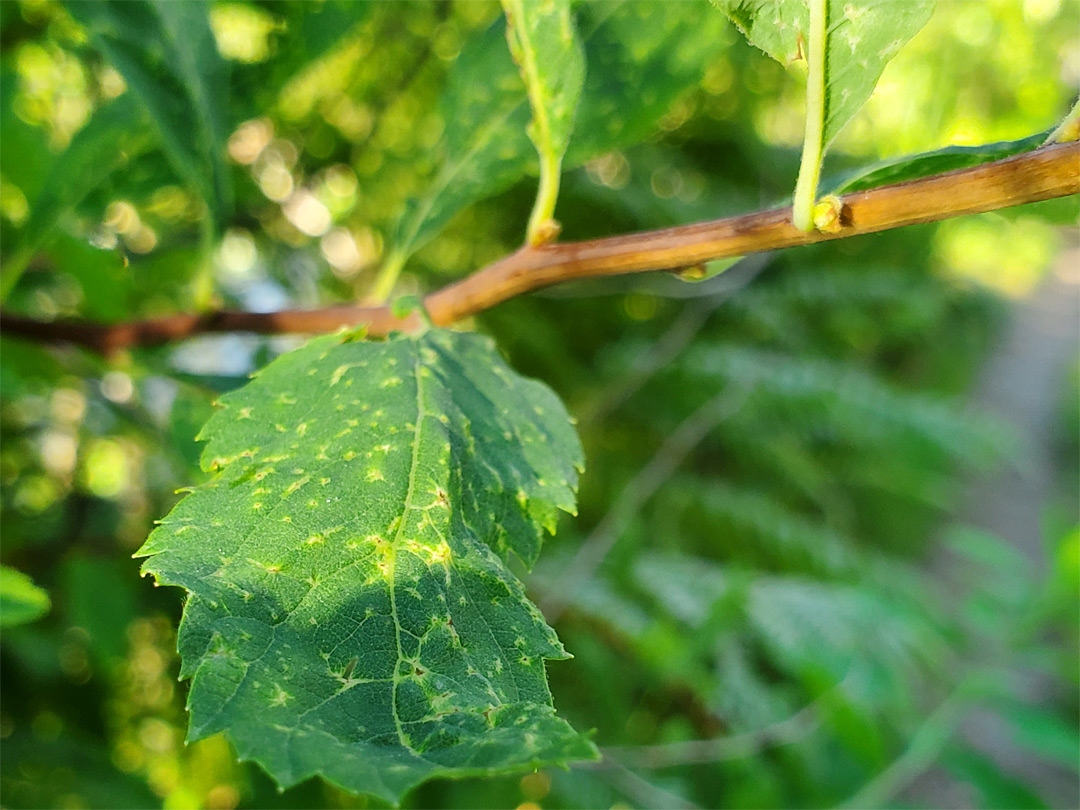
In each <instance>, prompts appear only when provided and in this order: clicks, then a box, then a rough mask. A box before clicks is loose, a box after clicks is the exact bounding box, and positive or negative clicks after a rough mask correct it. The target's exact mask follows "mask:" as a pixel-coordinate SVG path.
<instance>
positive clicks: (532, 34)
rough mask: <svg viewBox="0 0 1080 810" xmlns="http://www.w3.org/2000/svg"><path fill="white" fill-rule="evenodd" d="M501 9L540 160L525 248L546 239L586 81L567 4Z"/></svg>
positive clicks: (556, 1)
mask: <svg viewBox="0 0 1080 810" xmlns="http://www.w3.org/2000/svg"><path fill="white" fill-rule="evenodd" d="M502 4H503V8H504V9H505V11H506V39H507V41H508V43H509V45H510V53H511V54H512V55H513V57H514V61H515V62H516V63H517V65H518V68H519V69H520V70H521V77H522V79H524V81H525V90H526V93H527V95H528V97H529V106H530V107H531V109H532V121H531V122H530V124H529V128H528V134H529V139H530V140H531V141H532V142H533V145H534V146H536V152H537V155H538V156H539V158H540V189H539V191H538V193H537V197H536V205H535V207H534V208H533V213H532V217H531V218H530V220H529V242H530V243H531V244H539V243H541V242H543V241H547V240H548V239H550V236H551V234H550V231H548V232H547V233H546V234H545V230H546V229H547V226H548V224H549V220H551V217H552V214H553V213H554V211H555V200H556V197H557V196H558V193H559V173H560V171H561V167H562V159H563V155H564V154H566V147H567V145H568V144H569V143H570V133H571V132H572V131H573V129H574V113H575V112H576V110H577V104H578V98H579V97H580V96H581V87H582V84H583V83H584V81H585V53H584V51H582V48H581V43H580V42H579V41H578V38H577V33H576V32H575V30H574V22H573V19H572V18H571V16H570V0H551V1H550V2H547V3H527V2H525V0H502ZM545 236H546V238H545Z"/></svg>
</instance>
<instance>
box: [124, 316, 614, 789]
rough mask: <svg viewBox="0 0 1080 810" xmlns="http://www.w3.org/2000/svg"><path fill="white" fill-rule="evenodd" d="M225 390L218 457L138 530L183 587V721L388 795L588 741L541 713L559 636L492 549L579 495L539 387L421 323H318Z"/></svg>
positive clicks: (526, 547)
mask: <svg viewBox="0 0 1080 810" xmlns="http://www.w3.org/2000/svg"><path fill="white" fill-rule="evenodd" d="M387 380H392V381H393V383H392V384H389V385H387V384H385V383H386V381H387ZM221 405H223V406H224V407H223V408H222V409H221V410H219V411H218V412H217V413H215V414H214V416H213V417H212V418H211V419H210V421H209V422H207V424H206V426H205V427H204V428H203V431H202V434H201V438H203V439H206V440H208V444H207V446H206V449H205V452H204V453H203V466H204V468H205V469H207V470H208V471H213V472H214V473H215V474H214V477H213V478H211V479H210V480H209V481H208V482H207V483H205V484H203V485H202V486H199V487H196V488H195V489H194V490H193V491H192V493H191V494H190V495H188V496H187V497H186V498H185V499H184V500H182V501H181V502H180V503H179V504H178V505H177V506H176V508H175V509H174V510H173V511H172V513H170V514H169V515H168V516H167V517H166V518H165V519H164V520H163V521H162V523H161V525H160V526H159V527H158V528H157V529H155V531H154V532H153V533H152V534H151V535H150V537H149V539H148V540H147V541H146V544H145V545H144V546H143V547H142V549H141V550H140V551H139V555H140V556H145V557H148V558H149V559H148V560H147V561H146V563H145V564H144V570H145V571H146V572H148V573H151V574H153V575H154V576H155V577H156V578H157V580H158V582H160V583H162V584H168V585H180V586H182V587H184V588H186V589H187V591H188V592H189V598H188V600H187V603H186V605H185V608H184V619H183V622H182V624H181V628H180V640H179V647H180V652H181V656H182V673H181V674H182V676H183V677H185V678H188V677H190V678H191V679H192V684H191V691H190V695H189V700H188V707H189V710H190V712H191V725H190V730H189V735H188V736H189V739H190V740H198V739H201V738H203V737H206V736H208V735H211V734H214V733H216V732H218V731H224V732H225V733H226V734H227V736H228V737H229V739H230V740H231V741H232V742H233V744H234V745H235V746H236V748H237V750H238V752H239V755H240V756H241V757H243V758H247V759H253V760H255V761H256V762H258V763H259V764H260V765H262V767H263V768H265V769H266V771H267V772H268V773H269V774H270V775H271V776H272V777H273V778H274V779H276V780H277V781H278V783H279V784H281V785H283V786H285V785H292V784H295V783H296V782H299V781H301V780H303V779H306V778H308V777H311V776H314V775H321V776H323V777H325V778H327V779H329V780H331V781H333V782H335V783H337V784H339V785H341V786H342V787H344V788H346V789H348V790H353V791H357V792H362V793H368V794H372V795H374V796H378V797H380V798H383V799H385V800H388V801H391V802H398V801H400V799H401V797H402V796H403V795H404V793H405V792H406V791H408V790H409V789H410V788H412V787H413V786H415V785H417V784H419V783H420V782H423V781H425V780H427V779H431V778H434V777H447V776H450V777H453V776H468V775H480V774H493V773H501V772H510V771H518V770H521V771H527V770H533V769H535V768H537V767H540V766H543V765H548V764H553V763H561V762H566V761H569V760H574V759H582V758H591V757H594V756H595V754H596V751H595V748H594V747H593V745H592V743H590V742H589V741H588V740H587V739H586V738H584V737H582V736H580V735H579V734H577V732H575V731H574V730H573V729H572V728H571V727H570V726H569V725H568V724H567V723H566V722H565V721H564V720H562V719H561V718H559V717H558V716H556V714H555V711H554V708H553V707H552V702H551V694H550V692H549V691H548V687H547V677H546V674H545V669H544V663H543V660H544V659H545V658H554V659H559V658H566V657H567V654H566V652H565V650H564V649H563V647H562V645H561V644H560V643H559V640H558V638H556V636H555V633H554V631H553V630H552V629H551V628H550V627H548V626H547V624H546V623H545V622H544V620H543V617H542V616H541V615H540V613H539V611H538V610H537V609H536V607H535V606H534V605H532V603H530V602H529V601H528V599H527V598H526V597H525V593H524V590H523V588H522V585H521V583H520V582H519V581H518V580H517V579H516V577H515V576H514V575H513V574H512V573H511V572H510V570H509V569H508V567H507V562H508V559H509V557H510V556H516V557H518V558H520V559H521V560H522V561H523V562H524V563H525V564H526V565H531V564H532V562H533V561H534V560H535V558H536V556H537V554H538V553H539V550H540V544H541V539H542V535H543V532H544V530H549V531H550V530H553V529H554V526H555V518H556V515H557V513H558V511H559V510H562V511H567V512H572V511H573V509H574V501H575V491H576V488H577V475H578V472H579V471H580V469H581V465H582V457H581V447H580V445H579V443H578V440H577V437H576V435H575V434H574V431H573V428H572V427H571V424H570V419H569V417H568V415H567V413H566V411H565V409H564V408H563V406H562V403H560V402H559V400H558V399H557V398H556V396H555V395H554V394H553V393H552V392H551V391H550V390H549V389H548V388H547V387H545V386H544V385H542V384H541V383H539V382H536V381H533V380H526V379H524V378H522V377H519V376H518V375H517V374H515V373H514V372H513V371H512V370H511V369H509V368H508V367H507V366H506V364H505V363H504V362H503V361H502V359H501V358H500V356H499V354H498V352H497V351H496V350H495V347H494V346H493V345H492V343H491V342H490V341H489V340H487V339H486V338H482V337H480V336H477V335H468V334H457V333H453V332H448V331H443V330H435V329H433V330H429V331H428V332H426V333H424V334H423V335H420V336H417V337H405V336H396V337H393V338H391V339H389V340H386V341H383V342H364V341H355V340H351V341H350V340H347V339H346V337H344V336H341V335H334V336H327V337H322V338H318V339H316V340H313V341H311V342H310V343H309V344H307V345H306V346H304V347H303V348H301V349H298V350H296V351H294V352H291V353H289V354H286V355H283V356H282V357H280V358H278V359H277V360H275V361H274V362H273V363H271V364H270V365H269V366H267V367H266V368H265V369H263V371H262V372H260V373H259V375H258V376H257V377H256V378H255V379H254V380H253V381H252V382H251V383H249V384H248V385H247V386H245V387H244V388H242V389H240V390H239V391H235V392H233V393H230V394H228V395H226V396H225V397H224V398H223V400H222V402H221ZM361 413H363V414H364V418H363V419H361V420H358V419H357V415H358V414H361ZM300 426H304V428H303V429H302V430H301V429H300Z"/></svg>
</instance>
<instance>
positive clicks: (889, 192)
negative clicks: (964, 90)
mask: <svg viewBox="0 0 1080 810" xmlns="http://www.w3.org/2000/svg"><path fill="white" fill-rule="evenodd" d="M1077 193H1080V143H1077V142H1074V143H1066V144H1055V145H1053V146H1047V147H1044V148H1042V149H1038V150H1036V151H1034V152H1028V153H1025V154H1023V155H1018V156H1015V157H1011V158H1007V159H1005V160H999V161H996V162H993V163H986V164H983V165H982V166H976V167H974V168H971V169H961V170H959V171H954V172H948V173H946V174H940V175H936V176H933V177H926V178H922V179H920V180H912V181H909V182H906V183H898V184H895V185H891V186H882V187H880V188H875V189H871V190H870V191H862V192H858V193H854V194H849V195H846V196H845V197H843V198H842V200H843V208H842V211H841V223H840V224H841V227H840V229H839V230H838V231H837V232H836V233H822V232H817V231H815V232H811V233H803V232H801V231H798V230H796V229H795V228H794V227H793V226H792V225H791V209H790V208H781V209H776V210H772V211H760V212H757V213H753V214H746V215H743V216H737V217H728V218H726V219H718V220H712V221H710V222H700V223H697V224H694V225H682V226H679V227H675V228H664V229H661V230H654V231H642V232H640V233H632V234H627V235H625V236H614V237H610V238H607V239H594V240H591V241H586V242H565V243H558V244H550V245H544V246H541V247H525V248H522V249H520V250H518V251H517V252H515V253H512V254H510V255H509V256H506V257H505V258H503V259H501V260H499V261H497V262H495V263H494V264H491V265H489V266H487V267H485V268H483V269H481V270H478V271H477V272H475V273H473V274H472V275H470V276H467V277H466V278H464V279H462V280H461V281H458V282H455V283H453V284H449V285H447V286H446V287H443V288H442V289H440V290H437V291H435V292H433V293H431V294H430V295H428V296H427V297H426V298H425V299H424V305H425V307H426V308H427V310H428V313H429V314H430V315H431V319H432V321H433V322H434V323H435V324H437V325H440V326H445V325H449V324H451V323H454V322H455V321H458V320H460V319H462V318H465V317H468V316H470V315H475V314H476V313H478V312H482V311H483V310H485V309H489V308H491V307H493V306H495V305H496V304H499V303H502V302H503V301H506V300H508V299H510V298H513V297H515V296H518V295H522V294H523V293H527V292H531V291H532V290H538V289H540V288H542V287H548V286H551V285H553V284H559V283H562V282H564V281H572V280H577V279H585V278H596V277H599V276H612V275H620V274H623V273H643V272H648V271H655V270H676V269H679V268H683V267H691V266H694V265H697V264H700V263H702V262H706V261H711V260H713V259H722V258H725V257H730V256H742V255H745V254H748V253H759V252H762V251H767V250H776V249H778V248H787V247H794V246H797V245H808V244H813V243H815V242H824V241H826V240H830V239H839V238H844V237H848V236H857V235H859V234H864V233H874V232H875V231H883V230H888V229H891V228H899V227H903V226H904V225H915V224H918V223H923V222H935V221H938V220H942V219H948V218H950V217H957V216H963V215H965V214H977V213H981V212H984V211H993V210H996V209H999V208H1008V207H1010V206H1014V205H1021V204H1023V203H1030V202H1038V201H1040V200H1048V199H1051V198H1053V197H1064V196H1067V195H1070V194H1077ZM359 324H366V325H367V328H368V333H369V334H371V335H385V334H386V333H388V332H390V331H391V330H393V329H408V328H411V327H413V326H415V325H416V321H415V318H413V319H408V320H405V321H402V320H400V319H398V318H395V317H394V315H393V314H392V313H391V312H390V309H389V308H388V307H385V306H381V307H364V306H333V307H326V308H324V309H313V310H282V311H280V312H237V311H231V310H220V311H217V312H209V313H205V314H181V315H170V316H167V317H163V318H152V319H147V320H138V321H126V322H122V323H113V324H103V323H97V322H94V321H87V320H80V319H65V320H58V321H39V320H34V319H31V318H25V317H21V316H17V315H10V314H6V313H4V314H3V315H2V317H0V332H3V333H4V334H8V335H18V336H21V337H25V338H30V339H34V340H40V341H47V342H67V343H75V344H78V345H80V346H84V347H86V348H88V349H92V350H94V351H97V352H101V353H103V354H107V353H109V352H112V351H115V350H117V349H123V348H128V347H131V346H151V345H156V344H161V343H167V342H169V341H173V340H179V339H181V338H186V337H190V336H191V335H196V334H201V333H207V332H259V333H263V334H282V333H315V332H330V331H333V330H335V329H338V328H340V327H342V326H356V325H359Z"/></svg>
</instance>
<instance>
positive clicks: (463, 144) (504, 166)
mask: <svg viewBox="0 0 1080 810" xmlns="http://www.w3.org/2000/svg"><path fill="white" fill-rule="evenodd" d="M705 11H708V9H707V7H706V5H705V2H704V0H685V2H678V3H629V2H598V3H586V4H583V5H581V6H580V8H579V10H578V14H577V17H578V26H577V27H578V30H579V31H580V32H581V33H580V38H581V42H582V44H583V46H584V50H585V62H586V65H591V66H593V67H591V68H588V69H586V72H585V84H584V87H583V89H582V91H581V100H580V102H579V104H578V109H577V118H576V123H575V124H574V136H573V138H571V139H570V144H569V147H568V149H567V153H566V157H565V160H564V169H570V168H573V167H575V166H580V165H581V164H582V163H584V162H585V161H587V160H590V159H591V158H594V157H596V156H598V155H601V154H603V153H605V152H608V151H611V150H613V149H620V148H623V147H625V146H629V145H630V144H632V143H635V142H637V141H640V140H642V139H643V138H645V137H647V136H648V135H649V134H651V133H652V132H653V131H654V130H655V128H656V126H657V123H658V122H659V120H660V119H661V118H662V117H663V116H664V115H665V114H666V113H667V112H668V111H669V110H670V108H671V104H672V102H673V101H674V100H675V99H676V98H678V96H679V95H680V94H681V93H682V92H684V91H685V90H687V89H688V88H689V87H691V86H693V85H694V84H695V83H696V82H697V81H698V80H700V78H701V75H702V73H703V72H704V67H705V63H706V59H707V58H708V55H709V54H710V53H711V52H712V51H713V50H714V49H715V43H716V40H717V39H718V38H719V37H720V36H721V35H722V28H723V22H722V21H721V20H714V19H713V16H714V15H708V14H703V12H705ZM504 36H505V32H504V27H503V24H502V22H498V23H496V24H495V25H494V26H492V28H491V29H489V30H488V31H487V32H486V33H484V34H483V35H481V36H478V37H474V38H473V39H472V40H471V41H470V42H469V43H468V44H467V45H466V46H465V47H464V48H463V49H462V52H461V55H460V56H459V57H458V59H457V61H456V62H455V63H454V67H453V69H452V70H451V72H450V77H449V79H448V84H447V87H446V90H445V91H444V93H443V98H442V100H441V108H442V112H443V118H444V120H445V124H446V131H445V136H444V141H443V156H442V159H441V161H440V166H439V169H438V170H437V173H436V175H435V177H434V178H433V179H432V180H431V182H430V183H428V184H427V186H426V190H425V192H424V194H423V195H422V196H421V197H419V198H417V199H415V200H413V201H411V202H410V203H409V204H408V205H407V206H406V210H405V211H404V213H403V214H402V216H401V218H400V219H399V221H398V223H397V225H396V226H395V229H394V234H393V237H392V239H391V243H392V245H393V251H394V253H395V254H396V255H397V256H398V257H400V260H402V261H403V260H404V259H405V258H407V257H408V256H410V255H412V253H414V252H415V251H416V250H417V249H419V248H420V247H421V246H423V245H424V243H426V242H427V241H428V240H429V239H431V238H432V237H433V236H435V235H436V234H437V233H439V231H441V230H442V229H443V228H444V227H446V224H447V223H448V222H449V221H450V219H451V218H452V217H453V216H454V215H455V214H457V213H458V212H459V211H461V210H462V209H463V208H465V207H466V206H469V205H472V204H473V203H475V202H478V201H479V200H482V199H485V198H487V197H490V196H492V195H494V194H498V193H499V192H501V191H505V190H506V189H508V188H510V186H512V185H513V184H514V183H516V182H517V181H518V180H520V179H521V178H522V177H523V176H524V175H525V174H526V173H529V172H535V170H536V151H535V149H534V148H533V146H532V144H531V143H530V142H529V138H528V136H527V134H526V128H527V127H528V123H529V106H528V102H527V100H526V94H525V90H524V87H523V86H522V82H521V77H520V75H519V74H518V70H517V67H516V66H515V65H514V62H513V59H512V58H511V56H510V54H509V52H508V49H507V47H506V43H505V40H504Z"/></svg>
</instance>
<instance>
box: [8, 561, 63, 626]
mask: <svg viewBox="0 0 1080 810" xmlns="http://www.w3.org/2000/svg"><path fill="white" fill-rule="evenodd" d="M50 604H51V603H50V601H49V594H48V593H46V592H45V591H44V590H43V589H42V588H39V587H38V586H37V585H35V584H34V581H33V580H32V579H30V577H28V576H27V575H26V574H24V573H23V572H22V571H16V570H15V569H14V568H9V567H8V566H6V565H0V626H2V627H13V626H15V625H17V624H26V623H27V622H32V621H34V620H35V619H40V618H41V617H42V616H44V615H45V614H46V613H48V612H49V607H50Z"/></svg>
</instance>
